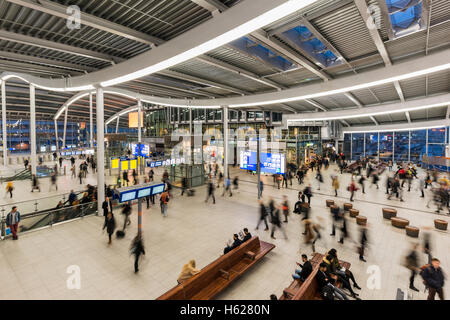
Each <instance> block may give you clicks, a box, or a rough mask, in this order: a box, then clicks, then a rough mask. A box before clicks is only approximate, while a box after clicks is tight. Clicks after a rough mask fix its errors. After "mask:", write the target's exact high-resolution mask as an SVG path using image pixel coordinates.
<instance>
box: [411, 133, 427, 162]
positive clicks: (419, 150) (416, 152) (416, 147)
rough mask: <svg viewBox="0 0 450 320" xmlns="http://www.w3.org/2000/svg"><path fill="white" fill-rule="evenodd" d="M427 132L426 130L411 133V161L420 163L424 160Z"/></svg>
mask: <svg viewBox="0 0 450 320" xmlns="http://www.w3.org/2000/svg"><path fill="white" fill-rule="evenodd" d="M426 139H427V132H426V130H414V131H411V151H410V161H412V162H419V161H421V159H422V155H424V154H425V151H426V145H427V143H426V142H427V141H426Z"/></svg>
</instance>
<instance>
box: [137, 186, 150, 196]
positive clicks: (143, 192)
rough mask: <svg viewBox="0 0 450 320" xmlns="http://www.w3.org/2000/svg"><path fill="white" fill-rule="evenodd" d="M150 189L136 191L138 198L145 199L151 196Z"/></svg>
mask: <svg viewBox="0 0 450 320" xmlns="http://www.w3.org/2000/svg"><path fill="white" fill-rule="evenodd" d="M151 192H152V188H146V189H141V190H139V191H138V196H137V197H138V198H143V197H147V196H149V195H150V194H151Z"/></svg>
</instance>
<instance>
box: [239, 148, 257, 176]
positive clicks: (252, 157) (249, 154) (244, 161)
mask: <svg viewBox="0 0 450 320" xmlns="http://www.w3.org/2000/svg"><path fill="white" fill-rule="evenodd" d="M240 156H241V157H240V168H241V169H244V170H250V171H256V161H257V159H256V152H253V151H241V155H240Z"/></svg>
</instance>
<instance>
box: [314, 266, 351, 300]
mask: <svg viewBox="0 0 450 320" xmlns="http://www.w3.org/2000/svg"><path fill="white" fill-rule="evenodd" d="M316 281H317V287H318V289H319V291H320V293H321V295H322V297H323V298H326V297H327V292H328V291H329V292H330V293H331V294H332V296H333V297H334V298H337V299H338V300H348V297H347V295H346V294H345V293H344V292H343V291H342V290H341V289H339V288H337V287H336V286H334V283H335V280H334V279H333V278H332V277H330V275H329V274H328V272H327V264H326V263H325V262H322V263H321V264H320V265H319V270H318V271H317V274H316ZM328 299H330V298H328ZM330 300H332V299H330Z"/></svg>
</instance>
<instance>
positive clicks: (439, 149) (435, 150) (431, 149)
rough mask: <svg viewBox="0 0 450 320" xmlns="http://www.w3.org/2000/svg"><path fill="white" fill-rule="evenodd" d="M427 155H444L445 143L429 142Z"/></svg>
mask: <svg viewBox="0 0 450 320" xmlns="http://www.w3.org/2000/svg"><path fill="white" fill-rule="evenodd" d="M428 155H429V156H430V157H443V156H445V145H444V144H429V145H428Z"/></svg>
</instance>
